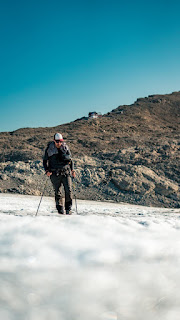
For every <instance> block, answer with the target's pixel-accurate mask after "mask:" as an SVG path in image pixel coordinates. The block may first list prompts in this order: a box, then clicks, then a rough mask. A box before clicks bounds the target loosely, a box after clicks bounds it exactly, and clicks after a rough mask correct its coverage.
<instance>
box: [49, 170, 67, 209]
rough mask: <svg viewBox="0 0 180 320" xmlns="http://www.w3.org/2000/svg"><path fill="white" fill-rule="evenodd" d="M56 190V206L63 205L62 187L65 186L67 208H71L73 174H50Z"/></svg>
mask: <svg viewBox="0 0 180 320" xmlns="http://www.w3.org/2000/svg"><path fill="white" fill-rule="evenodd" d="M50 179H51V182H52V185H53V188H54V191H55V202H56V206H57V205H60V206H63V198H62V187H63V186H64V191H65V210H70V209H71V207H72V181H71V176H70V175H69V174H68V175H66V174H65V175H61V174H59V175H56V174H54V173H53V174H52V175H51V176H50Z"/></svg>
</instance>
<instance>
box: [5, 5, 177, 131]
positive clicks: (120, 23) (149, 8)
mask: <svg viewBox="0 0 180 320" xmlns="http://www.w3.org/2000/svg"><path fill="white" fill-rule="evenodd" d="M179 12H180V2H179V1H166V0H164V1H158V0H157V1H154V0H152V1H126V2H125V1H121V0H119V1H116V0H111V1H106V0H104V1H101V0H99V1H98V0H96V1H94V0H91V1H90V0H88V1H85V0H84V1H80V0H79V1H78V0H77V1H72V0H69V1H61V0H36V1H35V0H31V1H24V0H23V1H20V0H16V1H14V0H6V1H5V0H4V1H2V0H0V46H1V47H0V108H1V117H0V131H13V130H16V129H18V128H22V127H39V126H40V127H45V126H56V125H58V124H62V123H66V122H70V121H73V120H75V119H77V118H79V117H82V116H86V115H87V114H88V112H89V111H97V112H102V113H106V112H108V111H111V110H112V109H113V108H116V107H117V106H119V105H122V104H131V103H133V102H134V101H135V100H136V99H137V98H139V97H144V96H147V95H149V94H155V93H159V94H163V93H171V92H172V91H179V90H180V19H179Z"/></svg>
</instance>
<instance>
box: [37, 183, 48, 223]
mask: <svg viewBox="0 0 180 320" xmlns="http://www.w3.org/2000/svg"><path fill="white" fill-rule="evenodd" d="M47 182H48V179H47V180H46V183H45V186H44V190H43V192H42V195H41V200H40V202H39V205H38V208H37V211H36V214H35V217H36V216H37V214H38V211H39V207H40V204H41V201H42V198H43V195H44V192H45V190H46V185H47Z"/></svg>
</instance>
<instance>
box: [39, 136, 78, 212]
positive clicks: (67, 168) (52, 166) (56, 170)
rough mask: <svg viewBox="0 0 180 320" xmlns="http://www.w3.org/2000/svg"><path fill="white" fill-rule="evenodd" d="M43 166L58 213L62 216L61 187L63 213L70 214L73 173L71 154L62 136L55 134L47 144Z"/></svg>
mask: <svg viewBox="0 0 180 320" xmlns="http://www.w3.org/2000/svg"><path fill="white" fill-rule="evenodd" d="M43 166H44V169H45V171H46V174H47V176H48V177H50V180H51V182H52V185H53V188H54V191H55V202H56V209H57V211H58V213H60V214H64V206H63V199H62V186H64V191H65V211H66V214H71V207H72V181H71V176H72V177H73V178H75V171H74V166H73V161H72V157H71V152H70V150H69V148H68V146H67V144H66V143H65V142H64V140H63V137H62V134H60V133H55V135H54V140H53V141H52V142H49V143H48V146H47V148H46V150H45V154H44V158H43Z"/></svg>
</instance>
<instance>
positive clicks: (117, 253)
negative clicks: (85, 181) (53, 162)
mask: <svg viewBox="0 0 180 320" xmlns="http://www.w3.org/2000/svg"><path fill="white" fill-rule="evenodd" d="M39 201H40V197H33V196H21V195H8V194H0V319H2V320H76V319H78V320H94V319H95V320H116V319H118V320H144V319H146V320H150V319H151V320H152V319H153V320H156V319H157V320H176V319H177V320H179V317H180V289H179V286H180V272H179V271H180V210H178V209H162V208H149V207H142V206H134V205H126V204H113V203H108V202H93V201H80V200H78V215H72V216H60V215H58V214H57V213H56V210H55V205H54V199H53V198H48V197H44V198H43V200H42V203H41V206H40V209H39V213H38V215H37V216H36V217H35V214H36V210H37V207H38V204H39ZM74 209H75V208H74Z"/></svg>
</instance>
